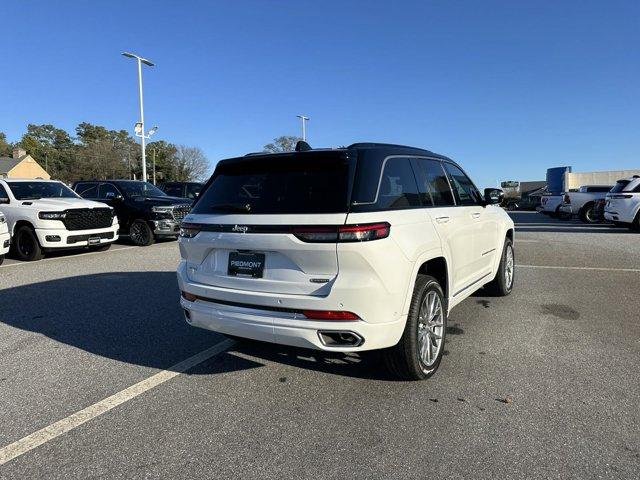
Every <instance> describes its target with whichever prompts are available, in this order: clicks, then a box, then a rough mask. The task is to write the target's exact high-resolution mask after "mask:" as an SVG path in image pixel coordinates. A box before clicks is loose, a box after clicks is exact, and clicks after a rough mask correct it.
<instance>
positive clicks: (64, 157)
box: [0, 122, 211, 183]
mask: <svg viewBox="0 0 640 480" xmlns="http://www.w3.org/2000/svg"><path fill="white" fill-rule="evenodd" d="M14 147H20V148H23V149H24V150H26V152H27V153H28V154H29V155H31V156H32V157H33V159H34V160H36V161H37V162H38V163H39V164H40V165H41V166H42V167H43V168H44V169H45V170H47V172H48V173H49V175H51V178H55V179H57V180H62V181H64V182H67V183H69V182H73V181H76V180H88V179H106V178H138V179H140V178H142V162H141V160H142V154H141V152H140V144H139V143H138V142H137V141H136V140H135V139H134V138H133V137H132V136H131V135H129V133H128V132H127V131H126V130H109V129H107V128H105V127H103V126H100V125H93V124H91V123H87V122H82V123H80V124H79V125H78V126H77V127H76V129H75V135H73V136H72V135H70V134H69V133H68V132H66V131H65V130H64V129H61V128H57V127H55V126H53V125H48V124H44V125H34V124H29V125H27V131H26V133H25V134H24V135H23V136H22V138H21V139H20V140H19V141H17V142H15V143H10V142H8V141H7V137H6V135H5V134H4V133H3V132H0V157H10V156H11V154H12V150H13V148H14ZM146 157H147V176H148V177H149V179H150V180H151V179H153V164H154V160H155V173H156V179H157V181H158V182H160V181H197V180H204V179H205V178H206V177H207V176H208V175H209V174H210V173H211V172H210V165H209V161H208V160H207V158H206V156H205V155H204V153H203V152H202V150H201V149H200V148H198V147H190V146H186V145H176V144H173V143H169V142H166V141H164V140H159V141H156V142H150V143H148V144H147V146H146Z"/></svg>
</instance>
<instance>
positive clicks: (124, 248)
mask: <svg viewBox="0 0 640 480" xmlns="http://www.w3.org/2000/svg"><path fill="white" fill-rule="evenodd" d="M132 248H140V247H137V246H135V245H133V246H130V247H119V248H110V249H109V250H107V251H106V252H84V253H77V254H75V255H65V256H64V257H50V258H43V259H42V260H38V261H37V262H17V263H9V264H7V265H0V268H9V267H15V266H17V265H39V264H41V263H43V262H53V261H54V260H65V259H67V258H79V257H86V256H87V255H104V254H107V253H113V252H121V251H123V250H131V249H132ZM146 248H149V247H146Z"/></svg>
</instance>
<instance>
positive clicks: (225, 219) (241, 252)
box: [180, 214, 347, 295]
mask: <svg viewBox="0 0 640 480" xmlns="http://www.w3.org/2000/svg"><path fill="white" fill-rule="evenodd" d="M346 216H347V215H346V214H324V215H260V216H259V217H260V218H255V217H256V216H255V215H254V216H252V215H217V216H207V218H202V217H201V216H189V217H188V219H189V220H193V219H194V218H197V217H199V218H197V220H198V223H200V224H202V230H201V231H200V233H199V234H198V235H197V236H195V237H194V238H188V239H187V238H183V239H181V240H180V252H181V255H182V258H184V259H185V260H186V261H187V275H188V277H189V279H190V280H191V281H194V282H197V283H202V284H205V285H212V286H216V287H223V288H233V289H237V290H251V291H254V292H265V293H282V294H294V295H296V294H297V295H327V294H328V291H329V289H330V287H331V283H332V281H333V280H334V279H335V278H336V276H337V275H338V257H337V252H336V246H337V243H306V242H303V241H302V240H299V239H298V238H297V237H296V236H295V235H294V234H293V233H292V231H293V230H294V228H293V227H294V226H295V225H305V224H310V223H313V224H316V225H338V224H344V222H345V220H346ZM232 261H233V264H232V263H231V262H232ZM261 261H264V264H263V265H259V263H260V262H261Z"/></svg>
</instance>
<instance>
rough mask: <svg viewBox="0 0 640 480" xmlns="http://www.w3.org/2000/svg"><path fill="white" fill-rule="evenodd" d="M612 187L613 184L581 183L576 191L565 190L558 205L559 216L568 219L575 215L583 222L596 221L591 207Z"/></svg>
mask: <svg viewBox="0 0 640 480" xmlns="http://www.w3.org/2000/svg"><path fill="white" fill-rule="evenodd" d="M612 188H613V185H583V186H582V187H580V188H579V189H578V191H577V192H566V193H565V194H564V195H562V197H561V198H562V203H561V204H560V207H558V214H559V216H560V217H561V218H566V219H569V218H571V217H573V216H574V215H577V216H578V217H579V218H580V220H582V221H583V222H584V223H597V222H598V220H597V219H596V218H595V217H594V216H593V208H594V207H595V205H596V202H597V201H598V200H600V199H602V198H604V197H605V196H606V194H607V192H609V190H611V189H612Z"/></svg>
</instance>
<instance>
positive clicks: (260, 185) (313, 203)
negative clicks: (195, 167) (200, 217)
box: [192, 152, 353, 214]
mask: <svg viewBox="0 0 640 480" xmlns="http://www.w3.org/2000/svg"><path fill="white" fill-rule="evenodd" d="M351 162H353V161H352V160H348V159H347V158H345V156H344V154H338V153H337V152H315V153H306V154H299V155H282V156H269V157H257V158H255V159H246V158H245V159H241V160H238V161H230V162H224V163H221V164H220V165H218V167H217V168H216V171H215V172H214V174H213V178H212V181H211V183H210V185H209V186H208V188H207V189H206V190H205V192H204V193H203V194H202V196H201V198H200V199H199V200H198V202H197V203H196V206H195V207H194V208H193V210H192V213H196V214H206V213H242V214H287V213H290V214H293V213H346V212H347V210H348V206H349V184H350V177H351V176H352V173H351V171H352V163H351Z"/></svg>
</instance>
